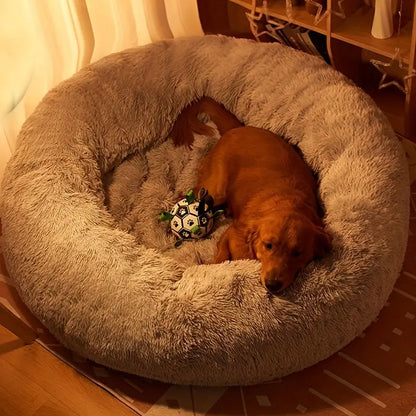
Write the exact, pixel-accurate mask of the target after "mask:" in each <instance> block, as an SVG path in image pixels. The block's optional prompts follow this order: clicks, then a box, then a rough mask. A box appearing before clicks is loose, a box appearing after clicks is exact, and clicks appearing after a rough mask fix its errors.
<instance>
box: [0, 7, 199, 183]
mask: <svg viewBox="0 0 416 416" xmlns="http://www.w3.org/2000/svg"><path fill="white" fill-rule="evenodd" d="M202 34H203V31H202V28H201V25H200V22H199V16H198V8H197V3H196V0H0V121H1V124H0V178H1V176H2V174H3V171H4V167H5V164H6V162H7V160H8V159H9V157H10V156H11V154H12V153H13V151H14V149H15V146H16V137H17V134H18V132H19V130H20V128H21V126H22V123H23V122H24V121H25V119H26V118H27V117H28V116H29V115H30V114H31V112H32V111H33V109H34V108H35V106H36V105H37V103H38V102H39V101H40V99H41V98H42V97H43V96H44V95H45V93H46V92H47V91H48V90H49V89H51V88H52V87H53V86H55V85H56V84H57V83H59V82H60V81H62V80H63V79H65V78H68V77H70V76H71V75H72V74H73V73H74V72H76V71H77V70H79V69H80V68H82V67H83V66H84V65H87V64H88V63H90V62H94V61H96V60H97V59H99V58H101V57H103V56H105V55H108V54H109V53H112V52H116V51H119V50H122V49H125V48H129V47H133V46H137V45H144V44H147V43H151V42H155V41H158V40H162V39H169V38H175V37H180V36H192V35H202Z"/></svg>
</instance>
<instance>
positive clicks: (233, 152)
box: [171, 97, 331, 294]
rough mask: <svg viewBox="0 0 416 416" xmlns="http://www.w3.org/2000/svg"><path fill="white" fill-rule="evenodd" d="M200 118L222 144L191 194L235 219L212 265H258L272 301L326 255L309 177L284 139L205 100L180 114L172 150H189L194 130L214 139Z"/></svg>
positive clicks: (326, 239)
mask: <svg viewBox="0 0 416 416" xmlns="http://www.w3.org/2000/svg"><path fill="white" fill-rule="evenodd" d="M199 113H206V114H208V115H209V117H210V118H211V120H212V121H213V122H214V123H215V124H216V125H217V127H218V129H219V132H220V134H221V138H220V140H219V141H218V143H217V144H216V145H215V146H214V147H213V148H212V149H211V151H210V152H209V153H208V154H207V156H206V157H205V158H204V159H203V161H202V163H201V165H200V168H199V172H198V181H197V186H196V187H195V189H194V191H195V193H196V194H197V193H198V191H199V189H201V188H205V189H206V190H208V192H209V194H210V195H211V196H212V197H213V199H214V206H221V205H223V204H225V205H226V207H227V214H229V215H231V216H232V218H233V223H232V225H231V226H230V227H229V228H228V229H227V230H226V232H225V233H224V235H223V236H222V238H221V240H220V241H219V243H218V252H217V255H216V259H215V262H217V263H221V262H223V261H226V260H238V259H258V260H259V261H260V262H261V265H262V269H261V282H262V284H263V285H264V287H265V288H266V289H267V290H268V291H269V292H271V293H272V294H277V293H278V292H280V291H282V290H283V289H285V288H286V287H287V286H288V285H289V284H290V283H291V282H292V281H293V280H294V278H295V276H296V274H297V272H298V271H299V270H300V269H302V268H303V267H305V266H306V265H307V264H308V263H309V262H310V261H311V260H313V259H314V258H315V257H318V256H323V255H324V254H325V253H326V252H327V251H328V250H330V248H331V237H330V236H329V234H328V233H327V232H326V231H325V230H324V228H323V223H322V220H321V218H320V216H319V214H318V202H317V198H316V188H317V184H316V181H315V178H314V175H313V173H312V171H311V169H310V168H309V167H308V165H307V164H306V163H305V162H304V160H303V159H302V157H301V155H300V153H299V152H298V151H296V150H295V148H294V147H293V146H291V145H290V144H288V143H287V142H286V141H285V140H283V139H282V138H281V137H279V136H277V135H276V134H273V133H271V132H269V131H267V130H263V129H259V128H256V127H250V126H243V125H242V124H241V123H240V122H239V121H238V119H237V118H236V117H235V116H234V115H232V114H231V113H230V112H228V111H227V110H226V109H225V108H224V107H223V106H222V105H220V104H219V103H217V102H216V101H214V100H213V99H211V98H207V97H204V98H202V99H201V100H199V101H197V102H194V103H192V104H191V105H190V106H188V107H187V108H185V109H184V110H183V111H182V113H181V114H180V115H179V117H178V119H177V121H176V122H175V125H174V127H173V130H172V133H171V136H172V138H173V140H174V143H175V145H177V146H178V145H187V146H192V143H193V134H192V132H193V131H194V132H197V133H200V134H205V135H207V134H208V135H209V134H212V129H211V128H210V127H209V126H207V125H205V124H204V123H202V122H201V121H199V119H198V114H199Z"/></svg>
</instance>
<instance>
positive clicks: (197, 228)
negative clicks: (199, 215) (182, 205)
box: [191, 225, 201, 235]
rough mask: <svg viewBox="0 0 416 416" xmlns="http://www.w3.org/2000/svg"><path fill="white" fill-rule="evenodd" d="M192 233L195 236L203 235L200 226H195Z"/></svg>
mask: <svg viewBox="0 0 416 416" xmlns="http://www.w3.org/2000/svg"><path fill="white" fill-rule="evenodd" d="M191 233H192V234H195V235H199V234H201V228H200V227H199V225H195V227H192V229H191Z"/></svg>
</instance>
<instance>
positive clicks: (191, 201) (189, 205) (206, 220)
mask: <svg viewBox="0 0 416 416" xmlns="http://www.w3.org/2000/svg"><path fill="white" fill-rule="evenodd" d="M212 209H213V200H212V197H211V196H210V195H208V192H207V191H206V190H205V189H201V191H200V192H199V195H198V198H195V196H194V193H193V191H192V190H191V191H189V192H188V193H187V194H186V197H185V198H184V199H182V200H180V201H179V202H177V203H176V204H175V205H174V206H173V208H172V209H171V210H170V212H162V213H161V214H160V216H159V218H160V219H161V220H162V221H169V225H170V230H171V231H172V233H173V235H174V236H175V237H177V238H178V241H177V243H176V245H177V246H178V245H179V244H181V243H182V242H183V241H184V240H190V239H198V238H202V237H205V236H206V235H207V234H208V233H209V232H210V231H211V230H212V227H213V225H214V213H213V210H212Z"/></svg>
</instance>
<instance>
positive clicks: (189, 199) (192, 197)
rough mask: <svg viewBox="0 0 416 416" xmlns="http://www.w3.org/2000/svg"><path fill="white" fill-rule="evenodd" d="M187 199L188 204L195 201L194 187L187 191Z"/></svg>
mask: <svg viewBox="0 0 416 416" xmlns="http://www.w3.org/2000/svg"><path fill="white" fill-rule="evenodd" d="M185 199H186V202H187V203H188V204H192V202H194V201H195V195H194V191H193V189H190V190H189V191H188V192H187V194H186V196H185Z"/></svg>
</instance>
